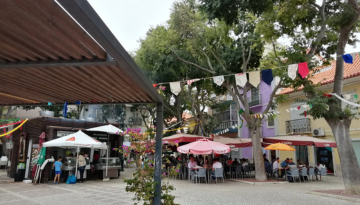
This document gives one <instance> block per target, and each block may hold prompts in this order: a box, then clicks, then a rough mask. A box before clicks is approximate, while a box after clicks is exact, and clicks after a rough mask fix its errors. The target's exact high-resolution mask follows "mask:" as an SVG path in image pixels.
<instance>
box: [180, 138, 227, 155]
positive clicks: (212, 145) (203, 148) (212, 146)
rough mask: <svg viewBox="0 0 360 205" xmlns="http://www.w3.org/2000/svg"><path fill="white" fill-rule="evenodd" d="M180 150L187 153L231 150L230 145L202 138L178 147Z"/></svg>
mask: <svg viewBox="0 0 360 205" xmlns="http://www.w3.org/2000/svg"><path fill="white" fill-rule="evenodd" d="M177 150H178V152H180V153H183V154H187V153H191V154H212V153H215V154H226V153H229V152H230V151H231V149H230V146H228V145H224V144H221V143H218V142H213V141H210V140H207V139H200V140H198V141H196V142H192V143H189V144H187V145H183V146H180V147H178V148H177Z"/></svg>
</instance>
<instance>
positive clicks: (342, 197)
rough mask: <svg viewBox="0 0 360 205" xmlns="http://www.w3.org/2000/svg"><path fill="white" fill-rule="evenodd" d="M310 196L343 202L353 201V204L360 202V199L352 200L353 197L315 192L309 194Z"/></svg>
mask: <svg viewBox="0 0 360 205" xmlns="http://www.w3.org/2000/svg"><path fill="white" fill-rule="evenodd" d="M308 194H311V195H316V196H323V197H330V198H334V199H342V200H346V201H351V202H360V199H357V198H352V197H348V196H340V195H336V194H326V193H321V192H315V191H312V192H308Z"/></svg>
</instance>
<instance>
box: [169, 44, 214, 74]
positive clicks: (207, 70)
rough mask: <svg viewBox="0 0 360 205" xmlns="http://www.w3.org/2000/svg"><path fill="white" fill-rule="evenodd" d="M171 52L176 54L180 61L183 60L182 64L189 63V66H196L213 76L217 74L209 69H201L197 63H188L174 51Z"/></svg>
mask: <svg viewBox="0 0 360 205" xmlns="http://www.w3.org/2000/svg"><path fill="white" fill-rule="evenodd" d="M170 50H171V51H172V52H173V53H174V54H175V56H176V58H177V59H179V60H181V61H182V62H184V63H187V64H189V65H193V66H195V67H197V68H200V69H201V70H204V71H206V72H209V73H211V74H215V71H212V70H209V69H207V68H204V67H201V66H199V65H197V64H195V63H192V62H190V61H187V60H185V59H183V58H181V57H180V56H179V55H178V54H177V53H176V52H175V51H174V50H172V49H170Z"/></svg>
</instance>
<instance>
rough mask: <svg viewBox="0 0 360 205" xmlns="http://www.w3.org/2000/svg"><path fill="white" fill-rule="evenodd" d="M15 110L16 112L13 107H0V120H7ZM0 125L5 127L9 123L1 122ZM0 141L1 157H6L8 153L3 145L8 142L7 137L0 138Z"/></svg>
mask: <svg viewBox="0 0 360 205" xmlns="http://www.w3.org/2000/svg"><path fill="white" fill-rule="evenodd" d="M15 110H16V107H15V106H8V107H5V106H0V119H3V120H8V119H9V118H10V117H11V115H12V113H13V112H14V111H15ZM5 111H6V112H5ZM0 124H1V125H6V124H9V122H7V121H4V122H1V123H0ZM0 140H1V143H2V144H3V149H2V153H1V155H3V156H7V153H8V151H7V149H6V147H5V145H6V143H7V142H9V139H8V138H7V137H0Z"/></svg>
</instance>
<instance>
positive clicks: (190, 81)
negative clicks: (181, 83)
mask: <svg viewBox="0 0 360 205" xmlns="http://www.w3.org/2000/svg"><path fill="white" fill-rule="evenodd" d="M199 80H200V79H199V78H197V79H192V80H188V81H186V83H187V84H188V85H191V84H192V83H193V82H197V81H199Z"/></svg>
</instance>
